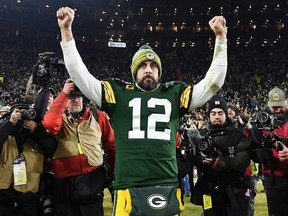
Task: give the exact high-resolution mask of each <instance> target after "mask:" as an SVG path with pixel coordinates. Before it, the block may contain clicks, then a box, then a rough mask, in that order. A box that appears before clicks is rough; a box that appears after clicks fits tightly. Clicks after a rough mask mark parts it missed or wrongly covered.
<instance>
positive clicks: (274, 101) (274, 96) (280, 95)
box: [268, 87, 287, 107]
mask: <svg viewBox="0 0 288 216" xmlns="http://www.w3.org/2000/svg"><path fill="white" fill-rule="evenodd" d="M268 106H270V107H272V106H287V98H286V95H285V93H284V91H283V90H282V89H280V88H277V87H275V88H273V89H272V90H271V91H270V92H269V94H268Z"/></svg>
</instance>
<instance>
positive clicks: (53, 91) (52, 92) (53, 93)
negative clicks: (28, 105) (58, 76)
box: [48, 87, 56, 95]
mask: <svg viewBox="0 0 288 216" xmlns="http://www.w3.org/2000/svg"><path fill="white" fill-rule="evenodd" d="M48 90H49V92H51V94H52V95H55V94H56V91H55V90H54V88H52V87H49V88H48Z"/></svg>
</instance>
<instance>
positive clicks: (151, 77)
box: [143, 74, 154, 80]
mask: <svg viewBox="0 0 288 216" xmlns="http://www.w3.org/2000/svg"><path fill="white" fill-rule="evenodd" d="M147 78H149V79H153V80H154V77H153V76H152V75H150V74H147V75H145V76H143V79H147Z"/></svg>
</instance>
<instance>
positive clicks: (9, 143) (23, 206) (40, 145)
mask: <svg viewBox="0 0 288 216" xmlns="http://www.w3.org/2000/svg"><path fill="white" fill-rule="evenodd" d="M33 117H35V113H34V111H33V110H30V109H29V105H28V103H26V102H22V101H18V102H15V103H14V104H13V105H12V106H11V109H10V113H9V114H8V115H6V116H5V118H3V120H4V122H3V123H2V124H1V126H0V153H1V156H0V167H1V169H0V215H1V216H2V215H3V216H14V215H25V216H37V208H38V190H39V181H40V175H41V172H42V169H43V159H44V155H45V156H48V157H49V156H51V155H52V154H53V152H54V150H55V148H56V140H55V139H54V138H53V137H51V136H49V135H48V134H47V133H46V132H45V130H43V129H42V128H41V126H40V125H38V124H37V123H36V122H35V121H34V120H33Z"/></svg>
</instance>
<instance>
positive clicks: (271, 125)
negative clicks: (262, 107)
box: [251, 111, 278, 131]
mask: <svg viewBox="0 0 288 216" xmlns="http://www.w3.org/2000/svg"><path fill="white" fill-rule="evenodd" d="M277 123H278V122H277V117H275V116H273V115H271V114H269V113H267V112H265V111H262V112H259V113H256V114H255V116H254V118H253V119H252V121H251V124H252V125H255V126H256V127H257V128H258V129H263V130H267V131H273V130H274V129H276V128H277Z"/></svg>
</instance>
